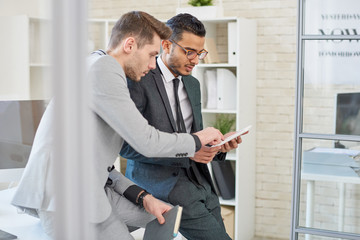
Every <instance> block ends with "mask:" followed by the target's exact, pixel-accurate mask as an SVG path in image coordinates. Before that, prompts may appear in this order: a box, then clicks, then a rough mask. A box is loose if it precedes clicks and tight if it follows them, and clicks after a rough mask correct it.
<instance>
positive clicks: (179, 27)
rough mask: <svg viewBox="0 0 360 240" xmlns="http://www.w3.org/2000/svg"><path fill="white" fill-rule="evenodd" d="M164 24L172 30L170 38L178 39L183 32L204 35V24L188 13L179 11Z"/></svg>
mask: <svg viewBox="0 0 360 240" xmlns="http://www.w3.org/2000/svg"><path fill="white" fill-rule="evenodd" d="M166 25H167V26H169V27H170V28H171V30H172V35H171V37H170V39H171V40H174V41H180V40H181V39H182V34H183V32H185V31H186V32H189V33H193V34H195V35H196V36H199V37H205V34H206V30H205V26H204V24H203V23H202V22H201V21H199V19H197V18H196V17H194V16H193V15H191V14H188V13H180V14H178V15H176V16H174V17H172V18H170V19H169V20H168V21H167V22H166Z"/></svg>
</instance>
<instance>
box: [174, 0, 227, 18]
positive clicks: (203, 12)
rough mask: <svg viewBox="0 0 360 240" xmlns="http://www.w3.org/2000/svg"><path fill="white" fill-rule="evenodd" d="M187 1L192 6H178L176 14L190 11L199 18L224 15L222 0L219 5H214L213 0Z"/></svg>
mask: <svg viewBox="0 0 360 240" xmlns="http://www.w3.org/2000/svg"><path fill="white" fill-rule="evenodd" d="M187 3H188V4H189V5H191V7H182V8H177V9H176V14H179V13H189V14H191V15H193V16H195V17H197V18H198V19H199V20H204V19H205V20H206V19H209V18H216V17H221V16H222V0H220V4H219V6H213V1H212V0H189V1H188V2H187Z"/></svg>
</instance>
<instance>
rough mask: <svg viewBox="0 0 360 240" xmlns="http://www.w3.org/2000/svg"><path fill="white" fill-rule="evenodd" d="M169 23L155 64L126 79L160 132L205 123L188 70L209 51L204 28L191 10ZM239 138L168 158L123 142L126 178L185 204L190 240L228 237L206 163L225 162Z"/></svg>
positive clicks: (191, 129)
mask: <svg viewBox="0 0 360 240" xmlns="http://www.w3.org/2000/svg"><path fill="white" fill-rule="evenodd" d="M167 25H168V26H169V27H170V28H171V29H172V30H173V33H172V36H171V37H170V39H169V40H163V41H162V48H163V53H162V54H161V56H160V57H158V58H157V68H156V69H154V70H151V71H150V72H149V74H147V75H146V76H145V77H143V79H142V80H141V81H140V82H134V81H131V80H128V87H129V90H130V95H131V98H132V99H133V100H134V102H135V104H136V106H137V107H138V109H139V111H140V112H141V113H142V114H143V116H144V117H145V118H146V119H147V120H148V121H149V124H151V125H153V126H155V127H156V128H158V129H160V130H161V131H165V132H189V133H190V132H196V131H199V130H201V129H202V128H203V123H202V115H201V99H200V98H201V93H200V84H199V81H198V80H197V79H196V78H194V77H193V76H191V75H190V73H191V71H192V69H193V68H194V67H195V65H197V64H198V63H199V60H201V59H203V58H204V57H205V56H206V54H207V51H206V50H205V49H204V42H205V33H206V32H205V27H204V25H203V24H202V23H201V22H200V21H199V20H198V19H197V18H195V17H194V16H192V15H190V14H179V15H177V16H175V17H173V18H171V19H170V20H169V21H167ZM179 80H180V81H179ZM176 88H177V89H176ZM179 105H180V106H179ZM179 109H180V110H179ZM230 134H231V133H230ZM240 142H241V138H240V137H238V138H237V139H234V140H232V141H231V142H230V143H227V144H225V145H223V146H222V147H220V148H215V147H214V148H209V147H203V148H202V149H201V151H199V152H197V154H195V157H194V158H192V157H190V158H189V157H187V158H168V159H164V158H148V157H145V156H143V155H142V154H141V153H138V152H137V151H136V149H134V148H132V147H131V146H130V145H131V144H130V145H129V144H127V143H125V144H124V145H123V148H122V150H121V152H120V155H122V156H123V157H124V158H127V169H126V177H128V178H129V179H131V180H132V181H133V182H135V183H136V184H138V185H139V186H141V187H143V188H145V189H146V190H147V191H149V192H150V193H151V194H153V195H154V196H155V197H157V198H159V199H161V200H164V201H167V202H169V203H171V204H172V205H181V206H183V215H182V219H181V225H180V232H181V234H182V235H184V236H185V237H186V238H187V239H189V240H190V239H191V240H201V239H204V240H222V239H230V237H229V236H228V234H227V233H226V231H225V227H224V223H223V220H222V217H221V215H220V204H219V199H218V196H217V195H216V193H215V189H214V186H213V183H212V180H211V176H210V173H209V170H208V167H207V165H206V163H208V162H210V161H212V160H215V161H223V160H224V159H225V154H226V152H228V151H230V150H231V149H234V148H236V147H237V146H238V143H240ZM218 151H220V152H219V153H218ZM215 154H216V156H215Z"/></svg>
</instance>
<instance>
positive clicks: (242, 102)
mask: <svg viewBox="0 0 360 240" xmlns="http://www.w3.org/2000/svg"><path fill="white" fill-rule="evenodd" d="M202 22H203V23H204V25H205V27H206V30H207V33H206V37H207V38H211V39H213V40H214V41H215V46H216V50H217V51H218V56H219V59H218V60H219V62H216V63H213V64H212V63H206V64H205V63H200V64H199V65H198V66H196V67H195V69H194V71H193V75H194V76H195V77H196V78H197V79H198V80H199V81H200V83H201V86H202V105H203V107H205V106H206V102H207V98H208V97H207V89H206V81H207V79H206V75H205V71H206V70H209V69H218V68H225V69H228V70H230V71H231V72H233V73H234V74H235V76H236V86H233V87H234V88H236V96H233V97H234V101H236V107H235V109H218V108H215V109H206V108H203V110H202V112H203V121H204V126H205V127H208V126H211V125H212V124H213V123H214V121H215V117H216V114H231V115H235V116H236V130H240V129H242V128H244V127H246V126H248V125H250V124H251V125H252V129H251V130H250V133H249V134H247V135H245V136H243V142H242V143H241V144H240V145H239V147H238V149H237V150H236V151H234V152H231V153H229V154H228V155H227V159H226V161H232V165H234V166H235V167H234V171H235V186H236V189H235V198H234V199H230V200H224V199H222V198H221V197H220V203H221V204H222V205H226V206H233V207H234V212H235V224H234V225H235V232H234V239H237V240H250V239H252V237H253V235H254V231H255V229H254V225H255V217H254V216H255V139H256V23H255V21H252V20H248V19H241V18H231V17H228V18H221V19H213V20H202ZM234 30H235V31H234ZM207 50H209V49H207ZM231 53H234V55H235V57H234V56H229V54H231ZM209 54H211V52H210V53H209Z"/></svg>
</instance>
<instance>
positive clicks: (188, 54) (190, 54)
mask: <svg viewBox="0 0 360 240" xmlns="http://www.w3.org/2000/svg"><path fill="white" fill-rule="evenodd" d="M170 42H173V43H175V44H176V45H178V46H179V47H181V48H182V49H183V50H184V51H185V55H186V57H187V58H188V59H189V60H192V59H194V58H195V57H196V56H199V60H203V59H204V58H205V57H206V55H207V54H208V51H206V50H205V49H203V50H201V51H200V52H196V51H195V50H188V49H185V48H184V47H183V46H181V45H180V44H178V43H177V42H175V41H174V40H170Z"/></svg>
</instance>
